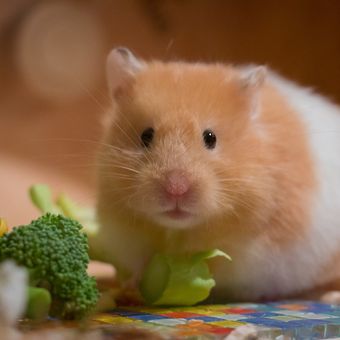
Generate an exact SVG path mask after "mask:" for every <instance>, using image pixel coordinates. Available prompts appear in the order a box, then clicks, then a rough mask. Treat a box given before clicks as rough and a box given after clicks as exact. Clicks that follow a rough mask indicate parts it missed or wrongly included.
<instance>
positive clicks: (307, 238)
mask: <svg viewBox="0 0 340 340" xmlns="http://www.w3.org/2000/svg"><path fill="white" fill-rule="evenodd" d="M107 77H108V83H109V91H110V95H111V97H112V109H111V110H110V114H109V115H108V119H107V121H106V124H105V129H104V130H105V131H104V134H103V138H102V142H101V146H100V150H99V154H98V201H97V214H98V219H99V221H100V224H101V226H102V229H101V232H100V233H99V234H98V236H97V239H96V240H95V241H94V244H95V247H96V249H98V250H99V252H100V253H101V257H102V259H104V260H106V261H109V262H113V263H114V264H115V265H116V267H117V268H118V271H119V273H120V276H121V278H122V280H123V281H124V280H126V281H127V282H133V284H134V285H135V286H137V285H138V280H139V279H140V276H141V273H142V272H143V269H144V268H145V265H146V264H147V262H148V261H149V260H150V258H151V257H152V255H153V254H155V253H157V252H165V253H170V254H185V253H192V252H197V251H201V250H209V249H214V248H218V249H221V250H223V251H225V252H226V253H228V254H230V256H231V257H232V259H233V261H232V262H229V261H225V260H224V259H218V258H217V259H213V260H209V261H210V262H209V263H210V269H211V271H212V274H213V276H214V278H215V280H216V286H215V287H214V289H213V292H212V298H213V300H214V301H218V302H226V301H234V300H235V301H246V300H249V301H260V300H266V299H279V298H286V297H291V296H295V295H298V294H302V293H305V292H309V291H313V290H315V289H320V291H323V290H325V289H326V288H325V287H326V286H328V287H331V285H333V286H332V289H335V290H337V289H338V288H339V289H340V284H339V285H338V287H337V286H336V284H337V282H338V283H339V282H340V265H339V260H340V218H339V217H340V108H339V107H338V106H336V105H335V104H333V103H331V102H330V101H329V100H327V99H325V98H324V97H322V96H320V95H318V94H315V93H313V92H312V91H310V90H309V89H305V88H302V87H299V86H298V85H296V84H294V83H293V82H290V81H288V80H285V79H284V78H282V77H280V76H279V75H277V74H275V73H274V72H273V71H270V70H268V69H267V68H265V67H263V66H247V67H237V66H232V65H225V64H220V63H215V64H205V63H186V62H181V61H178V62H161V61H151V62H146V61H143V60H139V59H138V58H136V57H135V56H134V55H133V54H132V53H131V52H130V51H129V50H128V49H126V48H116V49H114V50H112V51H111V53H110V54H109V56H108V59H107ZM323 287H324V288H323ZM332 296H333V297H334V294H333V295H332ZM335 298H337V299H339V294H338V293H336V292H335Z"/></svg>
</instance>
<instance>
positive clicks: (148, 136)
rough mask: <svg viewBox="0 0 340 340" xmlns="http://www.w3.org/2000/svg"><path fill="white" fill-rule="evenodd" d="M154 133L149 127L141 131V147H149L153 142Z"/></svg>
mask: <svg viewBox="0 0 340 340" xmlns="http://www.w3.org/2000/svg"><path fill="white" fill-rule="evenodd" d="M154 133H155V130H154V129H153V128H152V127H149V128H147V129H145V130H144V131H143V133H142V134H141V139H142V145H143V146H145V147H147V148H148V147H149V146H150V143H151V142H152V140H153V135H154Z"/></svg>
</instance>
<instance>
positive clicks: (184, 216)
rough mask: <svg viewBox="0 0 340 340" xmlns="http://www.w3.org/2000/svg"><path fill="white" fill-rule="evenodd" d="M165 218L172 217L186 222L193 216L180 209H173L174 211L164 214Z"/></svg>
mask: <svg viewBox="0 0 340 340" xmlns="http://www.w3.org/2000/svg"><path fill="white" fill-rule="evenodd" d="M163 214H164V215H165V216H167V217H170V218H171V219H174V220H184V219H187V218H189V217H192V214H191V213H189V212H187V211H184V210H182V209H180V208H178V207H176V208H174V209H172V210H167V211H165V212H164V213H163Z"/></svg>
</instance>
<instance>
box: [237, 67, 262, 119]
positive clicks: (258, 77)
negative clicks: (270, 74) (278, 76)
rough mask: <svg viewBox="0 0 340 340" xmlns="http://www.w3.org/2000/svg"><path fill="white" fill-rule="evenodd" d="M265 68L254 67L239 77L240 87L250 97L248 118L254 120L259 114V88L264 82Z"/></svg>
mask: <svg viewBox="0 0 340 340" xmlns="http://www.w3.org/2000/svg"><path fill="white" fill-rule="evenodd" d="M266 76H267V68H266V67H265V66H256V67H253V68H251V69H250V70H247V71H246V72H245V73H244V74H243V75H242V76H241V86H242V88H243V90H245V91H246V92H248V94H249V95H250V117H251V119H256V117H257V116H258V115H259V114H260V111H261V107H260V101H261V91H260V89H261V87H262V85H263V83H264V82H265V80H266Z"/></svg>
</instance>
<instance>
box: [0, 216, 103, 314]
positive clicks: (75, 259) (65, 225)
mask: <svg viewBox="0 0 340 340" xmlns="http://www.w3.org/2000/svg"><path fill="white" fill-rule="evenodd" d="M81 229H82V226H81V225H80V224H79V223H78V222H77V221H75V220H72V219H70V218H67V217H64V216H62V215H53V214H50V213H47V214H45V215H43V216H42V217H40V218H39V219H37V220H35V221H32V222H31V223H30V224H29V225H24V226H20V227H16V228H14V229H13V230H12V231H11V232H9V233H6V234H5V235H3V236H2V237H0V262H1V261H4V260H6V259H13V260H15V261H16V262H17V263H18V264H19V265H22V266H25V267H26V268H28V270H29V273H30V285H31V286H34V287H42V288H45V289H47V290H48V291H49V292H50V294H51V297H52V305H51V309H50V312H49V314H50V315H51V316H55V317H59V318H63V319H81V318H83V317H85V316H86V315H87V314H88V313H89V312H90V311H91V310H92V309H93V308H94V307H95V305H96V303H97V301H98V297H99V293H98V289H97V285H96V281H95V279H94V278H93V277H89V276H88V275H87V272H86V269H87V266H88V263H89V256H88V242H87V236H86V235H85V234H84V233H83V232H81Z"/></svg>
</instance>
